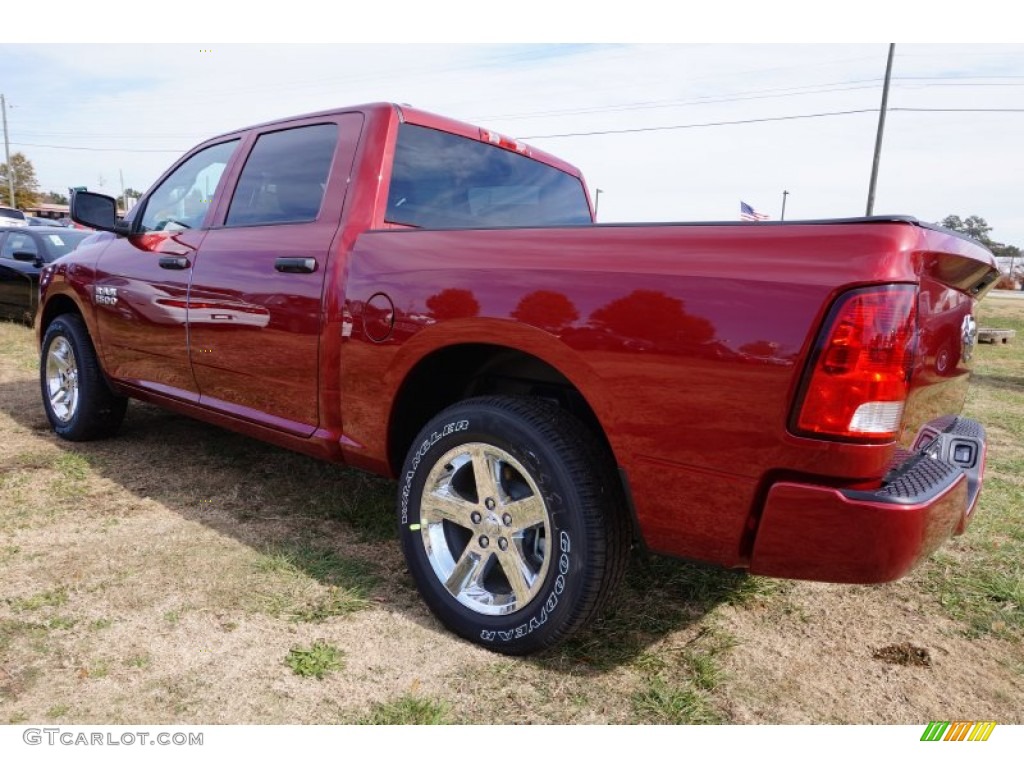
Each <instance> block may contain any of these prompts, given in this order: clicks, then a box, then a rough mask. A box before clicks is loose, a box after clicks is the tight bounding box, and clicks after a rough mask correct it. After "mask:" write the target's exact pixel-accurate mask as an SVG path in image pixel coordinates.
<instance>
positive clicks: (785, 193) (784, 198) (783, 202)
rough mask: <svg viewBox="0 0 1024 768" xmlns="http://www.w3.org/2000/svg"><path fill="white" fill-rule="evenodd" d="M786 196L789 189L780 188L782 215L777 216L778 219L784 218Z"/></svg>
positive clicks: (783, 219) (782, 219)
mask: <svg viewBox="0 0 1024 768" xmlns="http://www.w3.org/2000/svg"><path fill="white" fill-rule="evenodd" d="M787 197H789V191H788V190H785V189H784V190H782V216H781V217H780V218H779V221H785V220H786V198H787Z"/></svg>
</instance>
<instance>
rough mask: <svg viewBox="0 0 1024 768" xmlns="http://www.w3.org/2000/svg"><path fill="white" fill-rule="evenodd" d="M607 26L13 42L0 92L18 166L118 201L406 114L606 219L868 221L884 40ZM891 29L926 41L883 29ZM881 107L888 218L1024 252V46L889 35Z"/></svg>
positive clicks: (880, 210)
mask: <svg viewBox="0 0 1024 768" xmlns="http://www.w3.org/2000/svg"><path fill="white" fill-rule="evenodd" d="M473 5H474V6H479V4H473ZM930 5H931V6H932V7H935V4H934V3H933V4H930ZM940 5H941V4H940ZM389 7H390V6H389ZM420 7H422V6H420ZM431 7H436V8H442V7H443V5H434V6H431ZM502 7H506V8H511V9H513V10H511V11H508V13H511V14H512V15H513V16H515V18H516V19H519V18H520V14H519V13H518V12H516V11H515V10H514V9H516V8H517V7H518V6H516V5H515V4H512V5H507V6H502ZM665 7H668V6H665ZM680 7H682V6H680ZM819 7H820V6H819ZM530 11H531V13H533V12H535V8H534V7H533V6H531V7H530ZM408 21H409V20H408V19H407V22H408ZM412 21H415V19H413V20H412ZM435 21H436V20H435ZM606 21H608V20H606ZM897 21H898V19H897ZM991 21H992V22H993V24H995V25H996V26H998V24H997V23H996V20H991ZM663 23H665V24H668V23H669V21H668V20H664V21H663ZM208 28H209V29H217V28H218V27H217V25H208ZM615 28H616V27H615V23H614V20H612V21H611V22H610V27H609V28H607V29H604V30H603V33H602V30H601V29H597V30H594V31H592V32H591V31H585V30H584V31H581V30H575V31H576V32H577V35H576V36H575V37H573V36H570V35H564V36H560V35H558V34H554V35H551V38H552V39H546V40H545V39H541V40H539V41H534V42H518V41H510V40H502V39H497V38H500V35H494V36H492V37H491V39H488V35H480V34H474V32H473V31H472V30H468V31H466V32H465V33H464V36H465V39H481V40H483V42H468V41H460V40H459V39H458V33H455V32H451V31H450V30H447V28H445V32H444V34H435V36H434V37H433V38H432V37H431V31H430V30H427V31H424V32H423V34H422V35H420V36H418V35H416V34H413V35H412V38H411V39H410V38H409V37H408V36H406V37H405V38H404V39H401V40H397V39H393V40H384V39H382V40H381V41H379V42H374V43H359V42H355V41H353V40H348V41H344V40H341V41H340V42H332V43H326V42H325V43H296V42H291V43H283V42H261V43H250V42H245V40H246V39H247V36H246V33H245V30H244V29H243V30H238V29H236V28H234V27H230V28H229V27H224V29H225V30H227V29H230V30H231V33H230V34H228V33H227V32H225V33H224V35H223V37H224V38H225V39H229V40H231V42H227V43H218V42H211V41H201V42H195V43H191V42H189V43H186V42H181V43H176V44H175V43H168V44H153V43H147V44H145V45H131V44H128V45H124V44H109V43H106V44H92V45H77V44H72V43H70V42H61V43H55V44H28V45H22V44H13V43H11V42H0V92H2V93H3V94H4V95H5V97H6V100H7V102H8V104H9V109H8V114H7V119H8V129H9V134H10V142H11V151H12V152H15V151H17V152H23V153H24V154H25V155H26V156H27V157H28V158H29V159H30V160H31V161H32V163H33V165H34V166H35V170H36V174H37V177H38V180H39V183H40V187H41V190H42V191H49V190H55V191H60V192H66V190H67V187H69V186H78V185H84V186H87V187H88V188H89V189H90V190H96V191H103V192H107V193H109V194H114V195H117V194H120V191H121V176H122V174H123V178H124V184H125V186H127V187H131V188H135V189H138V190H145V189H146V188H148V187H149V185H150V184H151V183H152V182H154V181H155V180H156V178H157V177H158V176H159V175H160V174H161V173H162V172H163V171H164V170H165V169H166V168H167V167H169V166H170V165H171V164H172V163H173V162H174V161H175V160H176V159H177V158H178V157H179V155H180V154H181V153H182V152H184V151H186V150H187V149H189V148H190V147H191V146H193V145H195V144H197V143H199V142H201V141H203V140H205V139H206V138H208V137H210V136H212V135H215V134H217V133H221V132H224V131H228V130H232V129H235V128H238V127H242V126H245V125H249V124H252V123H257V122H261V121H265V120H272V119H276V118H280V117H286V116H289V115H294V114H301V113H304V112H311V111H316V110H321V109H325V108H332V107H340V106H347V105H353V104H359V103H364V102H373V101H394V102H400V103H408V104H412V105H414V106H416V107H419V108H422V109H426V110H428V111H432V112H437V113H440V114H444V115H447V116H451V117H455V118H458V119H461V120H464V121H467V122H470V123H474V124H478V125H481V126H483V127H487V128H490V129H493V130H496V131H499V132H501V133H504V134H506V135H509V136H513V137H516V138H521V139H524V140H526V141H527V143H529V144H531V145H533V146H535V147H538V148H540V149H543V150H546V151H549V152H551V153H553V154H555V155H558V156H559V157H562V158H564V159H565V160H568V161H569V162H571V163H573V164H574V165H576V166H577V167H579V168H580V169H581V170H582V171H583V174H584V176H585V178H586V179H587V183H588V187H589V189H590V191H591V194H592V195H594V194H595V192H596V190H597V189H600V190H601V193H600V196H599V201H598V205H599V211H598V219H599V221H601V222H621V221H696V220H710V221H727V220H737V219H738V218H739V207H740V201H741V200H742V201H745V202H747V203H749V204H750V205H752V206H753V207H754V208H755V209H757V210H758V211H760V212H763V213H766V214H768V215H769V216H770V217H771V218H772V219H773V220H777V219H779V218H780V216H781V212H782V211H781V207H782V201H783V192H784V191H786V192H788V193H789V194H788V195H787V196H786V197H785V199H786V219H787V220H792V219H818V218H832V217H848V216H860V215H863V214H864V212H865V207H866V199H867V192H868V183H869V178H870V173H871V161H872V154H873V150H874V145H875V137H876V131H877V126H878V112H879V106H880V102H881V96H882V82H883V76H884V72H885V64H886V54H887V50H888V44H887V43H884V42H878V43H853V42H834V41H833V42H827V43H820V44H817V43H812V42H805V41H800V42H792V41H788V42H782V41H778V42H767V43H756V42H753V41H744V42H741V43H736V42H712V43H692V42H691V43H675V42H669V41H665V40H661V39H659V40H645V39H643V36H642V35H636V36H633V35H635V32H634V31H633V30H632V29H625V28H624V32H623V34H622V35H621V36H617V35H615V34H614V30H615ZM488 29H489V30H490V31H491V32H493V29H492V28H490V27H488ZM748 29H752V30H753V31H754V32H756V30H757V27H756V25H752V26H751V25H748ZM869 29H870V27H869ZM899 29H902V30H905V31H910V30H911V29H913V28H912V27H909V26H907V25H906V24H902V25H900V24H895V25H893V27H892V29H884V30H883V31H886V32H895V31H897V30H899ZM433 31H434V32H436V31H437V30H436V28H435V29H434V30H433ZM832 31H833V33H834V30H832ZM66 32H67V30H66V29H65V33H66ZM102 32H103V33H105V34H107V35H108V36H109V37H110V38H111V39H113V40H118V39H124V37H125V36H123V35H121V36H119V35H118V34H116V31H114V30H111V29H108V28H103V29H102ZM915 32H916V30H915ZM181 33H182V31H181V30H178V34H181ZM405 33H406V34H407V35H408V30H405ZM609 33H613V34H609ZM808 34H809V36H810V38H811V39H814V34H813V31H810V32H809V33H808ZM449 35H453V36H454V39H449V38H448V36H449ZM102 36H103V35H100V37H102ZM214 36H215V37H217V35H214ZM524 36H525V35H524ZM588 36H589V40H588V39H587V38H588ZM872 36H873V37H879V36H881V37H883V39H884V37H885V36H884V35H879V30H878V29H875V30H874V34H873V35H872ZM891 36H892V37H895V38H897V39H898V35H895V34H891ZM72 37H73V38H78V37H82V35H72ZM85 37H86V38H87V39H93V38H94V36H91V35H86V36H85ZM128 37H129V38H130V37H134V35H131V36H128ZM157 37H159V36H157ZM307 37H310V36H308V35H307V36H303V35H300V36H299V38H300V39H306V38H307ZM340 37H341V36H339V38H340ZM357 37H359V36H357ZM396 37H400V35H396ZM542 37H543V36H542ZM616 37H619V39H618V40H616V39H615V38H616ZM680 37H682V35H680ZM261 38H266V39H270V37H269V36H265V35H260V34H255V33H254V34H253V35H252V38H251V39H261ZM440 38H445V39H443V40H442V39H440ZM638 38H639V39H638ZM756 38H757V36H756V34H755V35H754V37H753V38H752V39H756ZM283 39H287V38H286V36H283ZM292 39H293V40H294V39H295V38H292ZM762 39H764V40H770V39H771V33H770V32H767V31H766V34H765V35H763V36H762ZM794 39H797V38H794ZM418 40H423V41H426V42H417V41H418ZM556 40H560V42H556ZM565 40H571V42H565ZM595 40H599V41H601V42H593V41H595ZM748 40H751V38H750V37H749V36H748ZM889 107H890V111H889V112H888V113H887V119H886V126H885V135H884V142H883V145H882V155H881V165H880V171H879V179H878V187H877V193H876V202H875V213H876V214H889V213H892V214H906V215H912V216H916V217H918V218H920V219H922V220H925V221H939V220H941V219H942V218H943V217H945V216H946V215H949V214H956V215H959V216H961V217H966V216H969V215H972V214H977V215H980V216H982V217H984V218H985V219H986V220H987V221H988V223H989V224H990V225H991V226H992V227H993V231H992V233H991V234H992V237H993V238H994V239H995V240H997V241H1001V242H1007V243H1013V244H1017V245H1019V246H1022V247H1024V207H1022V206H1021V205H1020V197H1021V196H1020V194H1019V190H1020V183H1021V177H1022V169H1024V163H1022V162H1021V157H1022V153H1021V149H1020V140H1019V137H1020V136H1021V135H1022V134H1024V44H1005V43H1003V44H1000V43H967V44H950V43H928V42H912V43H900V42H898V41H897V43H896V49H895V59H894V64H893V74H892V89H891V92H890V95H889ZM932 110H943V111H932ZM1014 110H1015V111H1014ZM837 113H838V114H837Z"/></svg>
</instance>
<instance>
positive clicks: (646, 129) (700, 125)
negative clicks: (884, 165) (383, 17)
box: [11, 107, 1024, 155]
mask: <svg viewBox="0 0 1024 768" xmlns="http://www.w3.org/2000/svg"><path fill="white" fill-rule="evenodd" d="M877 111H878V110H877V109H847V110H841V111H837V112H815V113H812V114H806V115H781V116H778V117H753V118H749V119H746V120H718V121H714V122H708V123H687V124H682V125H654V126H647V127H642V128H611V129H607V130H601V131H575V132H569V133H549V134H537V135H533V136H519V137H517V138H519V139H522V140H524V141H527V140H529V141H532V140H534V139H562V138H569V137H573V136H604V135H608V134H620V133H649V132H652V131H678V130H684V129H687V128H713V127H717V126H724V125H749V124H751V123H777V122H783V121H786V120H810V119H813V118H819V117H839V116H842V115H862V114H868V113H874V112H877ZM888 111H889V112H951V113H969V112H979V113H1007V112H1010V113H1014V112H1024V108H1020V109H1017V108H962V109H961V108H956V107H935V108H930V107H890V108H889V110H888ZM11 145H12V146H16V147H38V148H41V149H70V150H79V151H84V152H145V153H160V152H163V153H168V154H171V153H173V154H177V155H180V154H182V153H183V152H185V150H183V149H127V148H124V147H75V146H66V145H61V144H28V143H25V142H13V141H12V142H11Z"/></svg>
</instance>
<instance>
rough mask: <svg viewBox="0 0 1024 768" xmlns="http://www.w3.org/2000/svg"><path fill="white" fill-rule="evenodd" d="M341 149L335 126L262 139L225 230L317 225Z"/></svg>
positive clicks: (294, 130) (245, 172) (247, 165)
mask: <svg viewBox="0 0 1024 768" xmlns="http://www.w3.org/2000/svg"><path fill="white" fill-rule="evenodd" d="M337 144H338V126H337V125H336V124H334V123H325V124H320V125H306V126H301V127H298V128H287V129H285V130H281V131H274V132H272V133H265V134H263V135H261V136H260V137H259V138H258V139H257V140H256V145H255V146H254V147H253V149H252V152H251V153H250V154H249V158H248V160H246V163H245V167H244V168H243V169H242V174H241V176H240V177H239V180H238V185H237V187H236V188H235V193H234V196H233V197H232V199H231V207H230V208H229V209H228V216H227V221H226V222H225V225H226V226H228V227H232V226H252V225H262V224H291V223H299V222H309V221H315V220H316V218H317V216H318V215H319V214H320V206H321V205H322V204H323V199H324V191H325V190H326V188H327V181H328V177H329V176H330V172H331V161H332V160H333V158H334V150H335V148H336V147H337Z"/></svg>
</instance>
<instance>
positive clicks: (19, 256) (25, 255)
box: [11, 251, 43, 267]
mask: <svg viewBox="0 0 1024 768" xmlns="http://www.w3.org/2000/svg"><path fill="white" fill-rule="evenodd" d="M11 256H13V257H14V260H15V261H31V262H32V266H35V267H41V266H43V260H42V259H41V258H40V256H39V254H38V253H29V252H28V251H15V252H14V253H12V254H11Z"/></svg>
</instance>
